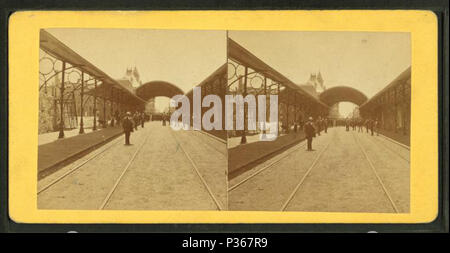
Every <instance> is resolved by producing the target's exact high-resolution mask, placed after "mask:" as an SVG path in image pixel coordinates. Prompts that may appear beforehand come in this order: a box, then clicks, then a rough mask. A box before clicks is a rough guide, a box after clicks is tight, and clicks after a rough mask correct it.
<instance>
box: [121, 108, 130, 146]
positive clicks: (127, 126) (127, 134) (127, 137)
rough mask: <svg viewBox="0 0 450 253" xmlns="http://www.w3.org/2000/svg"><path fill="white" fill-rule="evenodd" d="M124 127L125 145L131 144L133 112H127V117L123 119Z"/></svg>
mask: <svg viewBox="0 0 450 253" xmlns="http://www.w3.org/2000/svg"><path fill="white" fill-rule="evenodd" d="M122 128H123V132H124V133H125V145H131V144H130V135H131V132H133V119H132V117H131V112H127V114H126V115H125V117H124V118H123V119H122Z"/></svg>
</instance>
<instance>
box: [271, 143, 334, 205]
mask: <svg viewBox="0 0 450 253" xmlns="http://www.w3.org/2000/svg"><path fill="white" fill-rule="evenodd" d="M332 142H333V139H331V140H330V141H329V142H328V144H327V145H326V146H325V148H324V149H322V151H320V153H319V154H318V155H317V156H316V159H314V161H313V163H312V164H311V165H310V166H309V168H308V170H307V171H306V173H305V174H304V175H303V177H302V178H301V179H300V181H299V182H298V184H297V186H296V187H295V188H294V190H293V191H292V193H291V194H290V195H289V197H288V198H287V200H286V201H285V202H284V204H283V205H282V206H281V209H280V211H284V210H286V208H287V206H288V205H289V203H290V202H291V201H292V199H293V198H294V196H295V194H296V193H297V192H298V189H299V188H300V186H301V185H302V184H303V182H304V181H305V179H306V178H307V177H308V175H309V173H311V171H312V169H313V168H314V167H315V166H316V164H317V162H318V161H319V159H320V157H322V154H323V153H325V150H327V149H328V147H329V146H330V144H331V143H332Z"/></svg>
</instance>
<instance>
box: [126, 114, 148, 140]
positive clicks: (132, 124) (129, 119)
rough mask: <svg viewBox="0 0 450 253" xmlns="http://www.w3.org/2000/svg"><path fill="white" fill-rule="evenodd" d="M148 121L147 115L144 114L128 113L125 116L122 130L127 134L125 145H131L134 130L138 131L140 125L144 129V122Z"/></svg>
mask: <svg viewBox="0 0 450 253" xmlns="http://www.w3.org/2000/svg"><path fill="white" fill-rule="evenodd" d="M146 120H148V117H147V115H146V114H145V113H144V112H135V113H134V114H132V113H131V112H127V113H126V114H125V116H124V117H123V118H122V128H123V132H124V133H125V145H131V144H130V135H131V132H134V130H138V126H139V125H140V126H141V127H142V128H144V122H145V121H146Z"/></svg>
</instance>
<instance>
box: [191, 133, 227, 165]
mask: <svg viewBox="0 0 450 253" xmlns="http://www.w3.org/2000/svg"><path fill="white" fill-rule="evenodd" d="M192 131H194V132H200V133H201V134H200V135H198V136H206V137H209V138H210V139H213V138H212V137H211V136H209V135H210V134H206V133H203V132H202V131H197V130H192ZM199 139H200V142H201V143H203V144H205V145H206V146H209V147H211V148H212V149H214V150H215V151H217V152H218V153H220V154H221V155H222V156H223V157H225V158H228V156H227V155H226V154H224V153H223V152H222V151H221V150H219V149H218V148H217V147H215V146H214V145H213V144H210V143H208V142H207V141H204V140H203V139H202V137H199ZM213 140H215V139H213ZM216 141H218V140H216ZM221 143H222V144H224V143H223V142H221ZM225 145H226V143H225Z"/></svg>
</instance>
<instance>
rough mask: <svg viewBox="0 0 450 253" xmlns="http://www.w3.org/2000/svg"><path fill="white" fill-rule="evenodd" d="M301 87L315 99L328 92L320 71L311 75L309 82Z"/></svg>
mask: <svg viewBox="0 0 450 253" xmlns="http://www.w3.org/2000/svg"><path fill="white" fill-rule="evenodd" d="M299 86H300V87H301V88H302V89H303V90H305V91H306V92H308V93H309V94H311V95H312V96H313V97H315V98H319V94H320V93H321V92H323V91H325V90H326V87H325V85H324V80H323V77H322V74H321V73H320V71H319V73H317V74H310V76H309V80H308V81H307V82H306V83H304V84H301V85H299Z"/></svg>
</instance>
